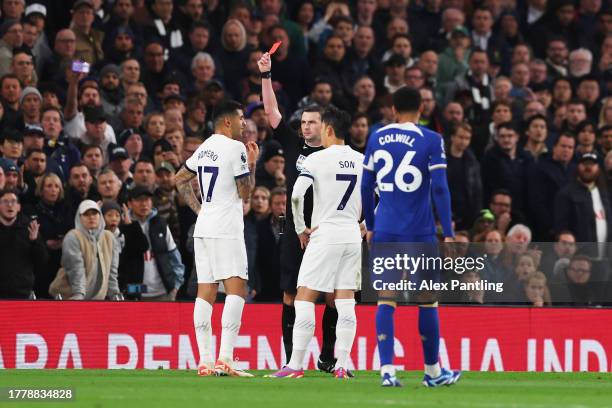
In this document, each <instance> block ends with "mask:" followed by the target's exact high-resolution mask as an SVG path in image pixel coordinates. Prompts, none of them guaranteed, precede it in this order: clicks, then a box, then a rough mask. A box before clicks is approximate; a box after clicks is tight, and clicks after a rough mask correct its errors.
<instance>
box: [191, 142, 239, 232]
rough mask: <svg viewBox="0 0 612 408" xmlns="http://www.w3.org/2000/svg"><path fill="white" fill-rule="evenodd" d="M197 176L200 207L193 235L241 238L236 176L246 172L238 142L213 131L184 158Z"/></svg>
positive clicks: (237, 177)
mask: <svg viewBox="0 0 612 408" xmlns="http://www.w3.org/2000/svg"><path fill="white" fill-rule="evenodd" d="M185 167H186V168H187V170H190V171H191V172H192V173H195V174H196V175H197V177H198V185H199V187H200V195H201V201H202V207H201V208H200V213H199V214H198V219H197V221H196V225H195V229H194V232H193V236H194V237H197V238H226V239H244V221H243V218H242V200H241V199H240V195H239V194H238V188H237V187H236V179H239V178H241V177H248V176H249V174H250V173H249V166H248V164H247V153H246V147H245V146H244V144H243V143H242V142H239V141H237V140H233V139H230V138H229V137H226V136H223V135H218V134H213V135H212V136H210V137H209V138H208V139H206V140H205V141H204V143H202V144H201V145H200V146H199V147H198V148H197V150H196V151H195V152H194V153H193V155H192V156H191V157H190V158H189V159H187V161H186V162H185Z"/></svg>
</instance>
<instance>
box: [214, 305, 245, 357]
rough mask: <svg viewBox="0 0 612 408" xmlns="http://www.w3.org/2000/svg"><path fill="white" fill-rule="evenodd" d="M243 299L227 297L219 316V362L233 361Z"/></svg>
mask: <svg viewBox="0 0 612 408" xmlns="http://www.w3.org/2000/svg"><path fill="white" fill-rule="evenodd" d="M243 308H244V299H243V298H241V297H240V296H237V295H227V296H226V297H225V305H224V306H223V314H222V315H221V347H220V348H219V360H222V361H223V362H225V363H227V364H231V363H232V361H233V360H234V346H235V344H236V337H238V332H239V331H240V325H241V323H242V309H243Z"/></svg>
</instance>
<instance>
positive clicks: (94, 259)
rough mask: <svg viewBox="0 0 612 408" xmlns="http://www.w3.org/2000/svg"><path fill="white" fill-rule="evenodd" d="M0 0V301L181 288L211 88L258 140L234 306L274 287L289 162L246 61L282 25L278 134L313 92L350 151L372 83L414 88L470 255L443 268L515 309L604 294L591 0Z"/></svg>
mask: <svg viewBox="0 0 612 408" xmlns="http://www.w3.org/2000/svg"><path fill="white" fill-rule="evenodd" d="M1 3H2V6H1V21H0V98H1V100H2V104H1V105H0V118H1V121H0V132H1V133H0V151H1V152H2V158H0V190H1V191H2V192H1V193H0V271H1V272H0V297H1V298H26V299H27V298H30V299H32V298H37V299H41V298H52V297H56V298H64V299H66V298H71V299H122V298H128V299H129V298H141V299H143V300H175V299H190V298H193V296H194V293H195V287H196V282H195V272H194V267H193V249H192V248H193V246H192V245H193V244H192V242H191V240H190V239H189V237H190V235H191V231H192V228H193V224H194V222H195V218H196V216H195V214H193V213H192V212H191V210H190V209H189V208H188V207H187V206H186V205H184V204H183V203H182V202H181V200H180V199H179V197H178V195H177V193H176V191H175V185H174V174H175V172H176V171H177V170H178V168H179V167H180V166H181V164H182V163H183V162H184V161H185V160H186V158H188V157H189V156H190V155H191V154H192V153H193V152H194V151H195V150H196V148H197V147H198V145H199V144H200V143H201V142H202V140H204V139H205V138H206V137H207V136H209V135H210V134H211V131H212V121H211V117H212V115H213V112H214V108H215V106H216V105H218V104H219V103H220V102H221V101H223V100H224V99H226V98H232V99H236V100H238V101H240V102H242V103H243V104H244V106H245V114H246V117H247V118H248V120H247V127H246V131H245V133H244V139H245V141H248V140H253V141H256V142H257V143H258V144H259V145H260V147H261V158H260V160H259V163H258V168H257V187H256V188H255V189H254V191H253V194H252V199H251V201H250V203H249V204H245V210H244V212H245V239H246V243H247V251H248V259H249V275H250V278H249V287H250V289H251V293H250V296H249V298H250V299H249V300H250V301H254V302H262V301H280V300H281V297H282V292H281V290H280V289H279V239H280V238H281V233H282V221H283V214H284V212H285V206H286V200H287V197H286V192H285V188H284V183H285V177H284V174H283V173H284V168H285V167H286V166H293V165H295V164H294V163H285V159H284V154H283V142H284V141H283V140H282V138H283V137H286V135H275V132H274V131H273V130H272V129H271V128H270V126H269V125H268V123H267V117H266V114H265V111H264V107H263V104H262V103H261V96H260V89H261V88H260V84H261V78H260V72H259V70H258V66H257V61H258V59H259V58H260V57H261V55H262V50H263V51H265V50H267V49H269V48H270V46H271V45H272V44H273V43H274V42H276V41H282V45H281V46H280V48H279V50H278V51H277V52H276V54H274V56H273V58H272V59H273V63H272V79H273V81H274V82H273V83H274V87H275V90H276V92H277V99H278V100H279V104H280V105H281V109H282V112H283V117H284V120H285V121H287V122H288V123H289V125H290V126H292V127H294V128H296V129H297V128H299V126H300V114H301V111H302V110H303V109H304V108H305V107H310V106H311V105H318V106H319V107H321V108H324V107H326V106H329V105H330V104H333V105H335V106H337V107H340V108H342V109H345V110H347V111H348V112H349V113H350V114H351V115H352V118H353V120H352V126H351V129H350V135H348V136H347V143H348V144H349V145H351V146H352V147H353V148H354V149H356V150H359V151H361V152H363V150H364V149H365V144H366V142H367V138H368V135H370V134H372V132H373V131H375V130H376V129H378V128H380V127H382V126H384V125H386V124H388V123H391V122H393V113H392V110H391V94H392V93H393V92H394V91H395V90H397V89H399V88H400V87H402V86H411V87H415V88H418V89H419V90H420V93H421V97H422V100H423V106H424V110H423V114H422V118H421V123H420V124H421V125H424V126H427V127H429V128H431V129H433V130H435V131H438V132H440V133H441V134H443V135H444V138H445V141H446V143H447V148H446V151H447V158H448V181H449V186H450V190H451V195H452V208H453V215H454V220H455V227H456V231H458V233H457V237H458V241H459V242H460V243H461V245H460V251H464V253H468V252H469V248H468V245H467V244H468V243H470V242H481V243H484V248H485V249H484V252H486V253H487V255H488V260H487V262H488V263H487V268H485V270H483V271H481V272H468V273H465V274H464V275H462V277H461V279H463V280H465V281H477V280H485V279H486V280H489V281H497V282H502V281H503V282H505V283H506V288H507V289H506V293H507V294H509V295H508V296H510V298H511V299H512V300H514V301H515V302H516V301H518V303H524V304H531V305H535V306H547V305H551V304H565V305H606V304H610V303H612V284H611V279H610V268H609V261H608V257H607V256H606V250H607V247H601V248H595V249H593V248H582V250H581V248H580V245H576V242H591V243H597V242H599V243H606V242H609V241H610V240H611V239H612V224H611V221H612V204H611V200H610V194H611V192H612V189H611V187H612V152H611V151H612V94H611V91H612V11H611V9H610V6H609V3H608V4H606V2H603V5H602V1H601V0H580V1H571V0H484V1H476V0H474V1H470V0H412V1H409V0H378V1H376V0H357V1H350V2H347V1H343V0H332V1H324V0H321V1H308V0H306V1H282V0H259V1H220V0H179V1H174V2H173V1H171V0H146V1H145V0H115V1H112V0H111V1H104V0H95V1H94V0H77V1H76V2H75V1H51V0H49V1H40V2H30V1H28V2H25V1H24V0H3V1H2V2H1ZM74 61H77V66H73V63H74ZM81 61H84V62H87V63H88V64H90V71H89V72H88V73H80V72H75V71H79V70H80V68H79V66H78V65H82V64H79V63H78V62H81ZM194 187H195V188H196V189H197V186H194ZM87 200H93V202H96V203H99V206H101V209H102V210H101V211H102V213H103V217H101V216H99V215H96V214H98V210H97V208H98V207H97V206H96V205H92V202H91V201H87ZM166 225H167V226H168V227H167V228H166ZM104 229H106V230H107V231H108V232H105V231H104ZM504 242H506V243H508V245H507V246H506V247H505V248H504V247H502V245H501V243H504ZM530 242H556V243H555V244H552V243H551V244H550V245H549V246H546V248H542V247H534V246H528V244H529V243H530ZM591 247H593V245H591ZM228 256H231V254H228ZM143 285H146V287H147V292H146V293H142V292H143ZM50 286H51V290H50ZM446 300H447V301H459V302H467V303H488V302H502V301H503V299H501V298H494V297H489V295H488V294H485V293H483V292H478V291H474V292H465V293H461V294H453V295H451V296H450V298H449V299H446ZM606 300H607V301H606Z"/></svg>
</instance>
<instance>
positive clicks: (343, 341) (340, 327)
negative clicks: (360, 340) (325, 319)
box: [334, 299, 357, 368]
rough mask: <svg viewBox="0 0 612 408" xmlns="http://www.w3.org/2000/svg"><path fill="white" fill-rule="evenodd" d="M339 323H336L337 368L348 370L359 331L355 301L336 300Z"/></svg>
mask: <svg viewBox="0 0 612 408" xmlns="http://www.w3.org/2000/svg"><path fill="white" fill-rule="evenodd" d="M334 302H335V304H336V310H337V311H338V323H336V358H337V359H338V361H336V368H346V363H347V360H348V358H349V355H350V354H351V349H352V348H353V341H354V340H355V333H356V331H357V316H356V315H355V299H336V300H335V301H334Z"/></svg>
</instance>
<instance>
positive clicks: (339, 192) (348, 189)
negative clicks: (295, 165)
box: [293, 145, 363, 244]
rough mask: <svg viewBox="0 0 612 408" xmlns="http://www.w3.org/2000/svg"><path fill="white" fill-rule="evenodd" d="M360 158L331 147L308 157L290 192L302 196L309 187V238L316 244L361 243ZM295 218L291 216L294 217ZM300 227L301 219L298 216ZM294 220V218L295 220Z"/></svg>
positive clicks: (361, 159)
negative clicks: (311, 201) (311, 206)
mask: <svg viewBox="0 0 612 408" xmlns="http://www.w3.org/2000/svg"><path fill="white" fill-rule="evenodd" d="M362 163H363V154H361V153H359V152H356V151H355V150H353V149H351V148H350V147H349V146H342V145H332V146H330V147H328V148H327V149H324V150H321V151H318V152H315V153H312V154H310V155H309V156H308V157H307V158H306V159H305V160H304V163H303V168H302V172H301V173H300V176H299V177H298V179H297V181H296V183H295V186H294V188H293V196H294V197H296V196H298V195H304V194H305V192H306V189H308V187H309V186H310V185H313V190H314V196H313V210H312V222H311V225H312V226H313V227H318V229H317V230H316V231H315V232H313V234H312V236H311V238H312V239H316V240H317V241H319V242H328V243H337V244H342V243H353V242H361V233H360V229H359V219H360V218H361V191H360V186H361V175H362V170H363V166H362ZM294 217H295V214H294ZM299 217H300V221H301V222H300V221H298V222H296V223H295V225H296V231H297V229H298V223H299V224H301V225H303V215H302V214H300V215H299ZM295 218H296V219H297V217H295Z"/></svg>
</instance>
